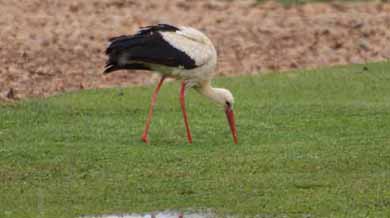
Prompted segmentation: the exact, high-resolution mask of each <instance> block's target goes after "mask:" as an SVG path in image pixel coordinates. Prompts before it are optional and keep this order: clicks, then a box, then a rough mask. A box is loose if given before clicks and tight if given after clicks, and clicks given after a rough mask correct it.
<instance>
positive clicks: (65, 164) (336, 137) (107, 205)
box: [0, 63, 390, 218]
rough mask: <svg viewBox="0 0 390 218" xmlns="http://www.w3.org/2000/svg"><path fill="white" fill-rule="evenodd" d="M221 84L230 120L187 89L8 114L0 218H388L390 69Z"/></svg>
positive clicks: (13, 109)
mask: <svg viewBox="0 0 390 218" xmlns="http://www.w3.org/2000/svg"><path fill="white" fill-rule="evenodd" d="M365 66H366V67H367V68H368V69H364V66H363V65H355V66H350V67H336V68H330V69H323V70H308V71H294V72H289V73H283V74H278V73H275V74H268V75H263V76H253V77H249V76H247V77H236V78H218V79H217V81H216V85H218V86H221V87H226V88H229V89H231V90H232V92H233V93H234V95H235V98H236V104H235V111H236V118H237V125H238V131H239V132H238V133H239V141H240V142H239V144H238V145H234V144H233V143H232V139H231V135H230V132H229V129H228V127H227V122H226V120H225V117H224V114H223V112H222V110H221V109H219V108H217V107H216V106H215V105H213V104H211V103H210V102H208V101H207V100H206V99H204V98H202V97H200V96H198V94H197V93H195V92H194V91H190V92H189V93H188V95H187V96H188V97H187V103H188V104H187V107H188V110H189V119H190V125H191V127H192V131H193V138H194V143H193V144H191V145H189V144H187V143H186V138H185V130H184V127H183V126H184V125H183V122H182V120H181V112H180V107H179V100H178V94H179V93H178V92H179V86H178V83H177V82H176V83H169V84H166V85H165V86H163V88H162V91H161V93H160V95H159V101H158V103H157V108H156V111H155V117H154V120H153V122H152V126H151V134H150V139H151V144H149V145H145V144H143V143H142V142H141V141H140V135H141V133H142V130H143V125H144V121H145V116H146V113H147V108H148V104H149V99H150V95H151V92H152V90H153V87H138V88H126V89H119V88H118V89H106V90H89V91H82V92H74V93H67V94H63V95H59V96H54V97H51V98H48V99H36V100H28V101H23V102H19V103H16V104H8V105H7V104H6V105H4V104H3V105H2V106H0V217H2V218H3V217H4V218H22V217H27V218H35V217H39V218H44V217H47V218H53V217H56V218H59V217H77V216H79V215H81V214H103V213H128V212H144V211H155V210H165V209H168V208H171V209H185V208H193V209H199V208H212V209H213V210H214V211H216V212H217V213H218V214H226V213H227V214H238V215H241V216H247V217H251V216H254V215H255V214H260V217H350V218H359V217H375V218H376V217H390V72H389V71H390V63H375V64H367V65H365Z"/></svg>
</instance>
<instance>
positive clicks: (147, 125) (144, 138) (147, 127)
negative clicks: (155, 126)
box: [142, 76, 165, 143]
mask: <svg viewBox="0 0 390 218" xmlns="http://www.w3.org/2000/svg"><path fill="white" fill-rule="evenodd" d="M164 80H165V77H164V76H163V77H162V78H161V80H160V82H159V83H158V85H157V87H156V89H155V90H154V92H153V95H152V101H151V103H150V107H149V114H148V118H147V120H146V125H145V130H144V133H143V134H142V141H144V142H145V143H148V132H149V127H150V122H151V121H152V116H153V108H154V105H155V103H156V100H157V95H158V92H159V91H160V88H161V85H162V84H163V82H164Z"/></svg>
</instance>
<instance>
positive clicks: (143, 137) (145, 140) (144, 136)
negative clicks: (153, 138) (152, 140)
mask: <svg viewBox="0 0 390 218" xmlns="http://www.w3.org/2000/svg"><path fill="white" fill-rule="evenodd" d="M141 140H142V141H143V142H145V143H146V144H148V143H149V140H148V136H147V135H142V137H141Z"/></svg>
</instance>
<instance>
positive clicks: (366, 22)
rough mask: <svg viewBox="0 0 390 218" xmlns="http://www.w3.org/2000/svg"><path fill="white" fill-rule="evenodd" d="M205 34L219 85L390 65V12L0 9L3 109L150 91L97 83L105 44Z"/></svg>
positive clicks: (240, 4)
mask: <svg viewBox="0 0 390 218" xmlns="http://www.w3.org/2000/svg"><path fill="white" fill-rule="evenodd" d="M160 22H163V23H172V24H179V25H190V26H193V27H196V28H199V29H201V30H203V31H205V32H206V33H207V34H208V35H209V36H210V37H211V39H212V40H213V41H214V42H215V44H216V46H217V49H218V52H219V56H220V58H219V68H218V72H219V73H220V74H222V75H236V74H251V73H254V72H264V71H268V70H285V69H291V68H311V67H317V66H322V65H335V64H346V63H364V62H367V61H379V60H385V59H388V58H389V57H390V4H389V3H378V2H371V3H351V4H338V3H329V4H308V5H299V6H289V7H286V6H282V5H280V4H277V3H275V2H267V3H265V4H255V3H254V1H249V0H241V1H223V0H196V1H195V0H192V1H190V0H159V1H154V0H143V1H141V0H139V1H137V0H83V1H81V0H68V1H63V0H18V1H13V0H0V65H1V68H0V100H1V99H3V100H5V99H21V98H25V97H30V96H48V95H52V94H54V93H57V92H62V91H68V90H77V89H85V88H101V87H111V86H126V85H129V84H148V83H151V82H152V81H153V77H152V76H151V74H148V73H128V72H117V73H114V74H111V75H107V76H103V75H102V74H101V73H102V69H103V66H104V62H105V56H104V54H103V52H104V49H105V46H106V44H107V43H106V40H107V39H108V38H110V37H112V36H115V35H120V34H130V33H133V32H134V31H136V29H137V28H138V27H140V26H145V25H150V24H155V23H160Z"/></svg>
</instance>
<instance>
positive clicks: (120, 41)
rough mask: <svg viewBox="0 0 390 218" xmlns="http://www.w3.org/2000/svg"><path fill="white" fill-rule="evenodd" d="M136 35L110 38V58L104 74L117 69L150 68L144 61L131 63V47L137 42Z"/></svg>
mask: <svg viewBox="0 0 390 218" xmlns="http://www.w3.org/2000/svg"><path fill="white" fill-rule="evenodd" d="M137 39H138V37H136V36H125V35H122V36H117V37H113V38H111V39H109V42H110V44H109V45H108V47H107V49H106V52H105V53H106V55H107V56H108V60H107V62H106V65H105V69H104V72H103V73H104V74H107V73H111V72H113V71H117V70H123V69H132V70H150V69H149V68H148V67H147V66H145V65H144V64H142V63H135V62H134V63H131V62H130V60H129V59H130V57H131V47H132V46H134V44H136V43H137V41H138V40H137Z"/></svg>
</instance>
